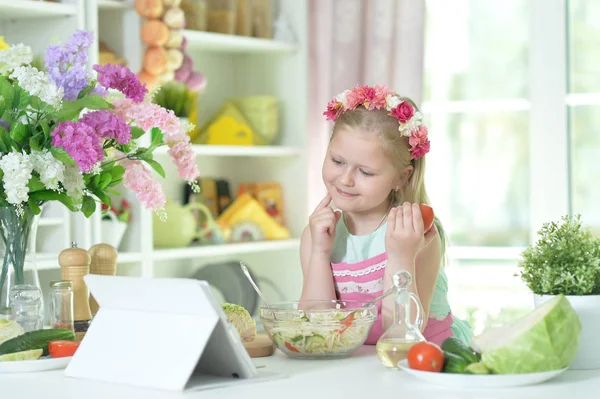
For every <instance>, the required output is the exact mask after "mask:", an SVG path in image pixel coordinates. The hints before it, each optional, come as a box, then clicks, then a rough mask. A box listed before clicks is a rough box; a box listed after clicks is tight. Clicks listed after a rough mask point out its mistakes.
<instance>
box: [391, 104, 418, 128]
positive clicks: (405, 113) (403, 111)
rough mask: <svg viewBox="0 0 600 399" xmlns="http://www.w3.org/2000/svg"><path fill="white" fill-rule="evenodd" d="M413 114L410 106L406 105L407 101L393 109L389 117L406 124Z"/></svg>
mask: <svg viewBox="0 0 600 399" xmlns="http://www.w3.org/2000/svg"><path fill="white" fill-rule="evenodd" d="M414 114H415V109H414V108H413V106H412V105H410V104H409V103H408V101H402V102H401V103H400V104H398V106H397V107H396V108H394V109H393V110H392V111H391V112H390V115H391V116H393V117H394V118H396V119H398V122H400V123H406V122H408V121H409V120H410V118H412V117H413V115H414Z"/></svg>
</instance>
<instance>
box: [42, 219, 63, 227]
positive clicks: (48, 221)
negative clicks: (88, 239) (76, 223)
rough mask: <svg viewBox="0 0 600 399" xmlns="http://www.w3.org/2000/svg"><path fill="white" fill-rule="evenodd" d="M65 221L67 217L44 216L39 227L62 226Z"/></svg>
mask: <svg viewBox="0 0 600 399" xmlns="http://www.w3.org/2000/svg"><path fill="white" fill-rule="evenodd" d="M64 223H65V219H63V218H47V217H42V218H40V221H39V222H38V227H42V226H61V225H63V224H64Z"/></svg>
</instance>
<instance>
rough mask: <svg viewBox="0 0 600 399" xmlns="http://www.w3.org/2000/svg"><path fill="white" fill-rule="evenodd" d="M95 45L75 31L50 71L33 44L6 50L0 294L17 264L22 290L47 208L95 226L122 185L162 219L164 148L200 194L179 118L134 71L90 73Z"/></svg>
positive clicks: (52, 52)
mask: <svg viewBox="0 0 600 399" xmlns="http://www.w3.org/2000/svg"><path fill="white" fill-rule="evenodd" d="M92 43H93V35H92V33H90V32H87V31H77V32H75V33H74V34H73V35H72V36H71V37H70V38H69V39H68V40H67V41H66V42H65V43H64V44H57V45H51V46H49V47H48V48H47V51H46V54H45V71H40V70H38V69H37V68H36V67H34V66H32V61H33V54H32V50H31V48H30V47H28V46H26V45H23V44H17V45H11V46H10V47H8V48H5V47H6V46H3V49H2V50H0V234H1V235H2V237H1V238H2V239H3V243H4V245H5V253H4V264H3V267H2V274H1V275H0V288H1V287H2V285H3V284H4V282H5V278H6V275H7V271H8V268H9V266H8V265H10V264H12V265H13V266H14V269H15V276H16V280H15V284H21V283H22V282H21V281H19V280H22V267H23V261H24V254H25V252H26V248H27V241H28V234H29V229H30V228H31V223H30V222H29V220H33V215H37V214H39V213H40V211H41V208H40V207H41V206H42V204H44V203H45V202H47V201H60V202H61V203H63V204H64V205H65V206H66V207H67V208H68V209H70V210H71V211H74V212H78V211H81V212H82V213H83V214H84V215H85V216H86V217H90V216H91V215H92V214H93V213H94V212H95V211H96V208H97V203H103V204H105V205H106V206H107V207H109V208H110V206H111V197H110V194H119V193H118V192H117V191H115V190H114V189H113V187H115V186H117V185H119V184H121V183H123V185H124V186H125V187H126V188H128V189H130V190H132V191H134V192H135V195H136V197H137V198H138V200H139V201H140V202H141V203H142V204H143V205H144V206H145V207H146V208H148V209H151V210H153V211H155V212H157V213H158V214H159V215H160V216H161V217H163V218H164V217H166V214H165V211H164V205H165V203H166V198H165V195H164V193H163V190H162V187H161V185H160V184H159V183H158V181H157V180H156V179H155V175H154V173H153V172H152V169H153V170H154V171H156V172H158V174H159V175H161V176H163V177H164V176H165V172H164V170H163V167H162V166H161V164H160V163H158V162H157V161H156V160H154V159H153V151H154V150H155V149H156V148H158V147H159V146H163V145H167V146H168V147H169V150H168V153H169V155H170V156H171V157H172V159H173V161H174V162H175V164H176V166H177V169H178V172H179V176H180V177H181V178H183V179H184V180H186V181H188V182H189V183H190V184H192V186H193V188H194V189H196V190H197V186H195V183H194V182H195V181H196V179H197V178H198V176H199V172H198V169H197V166H196V158H195V154H194V152H193V150H192V148H191V144H190V142H189V141H190V139H189V136H188V135H187V134H186V131H184V130H183V129H182V128H181V126H180V123H179V119H178V118H177V117H176V116H175V114H174V113H173V112H172V111H169V110H166V109H165V108H163V107H161V106H159V105H157V104H155V103H153V101H152V93H148V90H147V89H146V87H145V86H144V85H142V84H141V83H140V81H139V80H138V77H137V75H135V74H134V73H132V72H131V71H130V70H129V69H128V68H126V67H123V66H120V65H110V64H106V65H104V66H102V65H94V66H93V68H92V69H93V71H95V73H94V72H92V71H90V70H89V69H88V68H87V61H88V59H87V50H88V48H89V47H90V46H91V44H92ZM19 272H21V278H19V277H20V274H19Z"/></svg>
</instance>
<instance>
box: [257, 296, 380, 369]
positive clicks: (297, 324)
mask: <svg viewBox="0 0 600 399" xmlns="http://www.w3.org/2000/svg"><path fill="white" fill-rule="evenodd" d="M365 304H366V301H365V302H363V301H339V300H338V301H336V300H332V301H302V302H284V303H275V304H271V307H266V306H265V305H263V306H261V307H260V320H261V322H262V324H263V327H264V329H265V331H266V332H267V334H269V337H271V340H272V341H273V342H274V343H275V345H276V346H277V348H278V349H279V350H281V351H282V352H283V353H285V354H286V355H288V356H289V357H292V358H303V359H320V358H340V357H346V356H348V355H350V354H351V353H352V352H354V351H355V350H356V349H358V347H360V346H361V345H362V344H364V342H365V341H366V340H367V337H368V336H369V333H370V332H371V328H372V327H373V324H374V323H375V320H377V306H376V305H369V306H365Z"/></svg>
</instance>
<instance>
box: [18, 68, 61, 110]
mask: <svg viewBox="0 0 600 399" xmlns="http://www.w3.org/2000/svg"><path fill="white" fill-rule="evenodd" d="M10 77H11V78H13V79H17V81H18V82H19V86H21V87H22V88H23V89H25V90H26V91H27V92H29V94H31V95H32V96H37V97H39V98H40V100H42V101H43V102H45V103H46V104H49V105H51V106H53V107H54V108H56V109H59V108H60V107H61V102H62V99H63V95H64V90H63V88H62V87H61V88H59V87H57V86H56V84H55V83H54V82H53V81H51V80H50V79H48V75H47V74H46V73H45V72H41V71H38V70H37V68H35V67H32V66H31V65H27V66H20V67H17V68H15V69H14V71H13V72H12V73H11V74H10Z"/></svg>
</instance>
